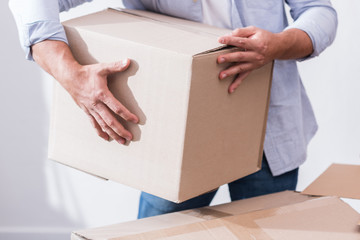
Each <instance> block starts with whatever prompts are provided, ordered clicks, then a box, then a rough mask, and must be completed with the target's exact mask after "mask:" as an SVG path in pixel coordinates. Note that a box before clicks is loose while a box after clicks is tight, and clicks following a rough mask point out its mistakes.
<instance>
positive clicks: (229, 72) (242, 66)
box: [219, 62, 253, 80]
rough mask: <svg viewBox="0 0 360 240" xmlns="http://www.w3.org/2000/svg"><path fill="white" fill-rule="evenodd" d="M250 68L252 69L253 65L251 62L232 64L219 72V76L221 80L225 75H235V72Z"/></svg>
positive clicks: (239, 72) (238, 72)
mask: <svg viewBox="0 0 360 240" xmlns="http://www.w3.org/2000/svg"><path fill="white" fill-rule="evenodd" d="M252 69H253V67H252V64H251V63H246V62H245V63H239V64H236V65H233V66H231V67H229V68H227V69H225V70H224V71H221V72H220V74H219V78H220V79H221V80H222V79H225V78H227V77H231V76H235V75H237V74H241V73H244V72H247V71H250V70H252Z"/></svg>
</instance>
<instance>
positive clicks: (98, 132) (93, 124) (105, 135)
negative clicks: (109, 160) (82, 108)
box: [88, 114, 110, 141]
mask: <svg viewBox="0 0 360 240" xmlns="http://www.w3.org/2000/svg"><path fill="white" fill-rule="evenodd" d="M88 116H89V119H90V122H91V125H92V126H93V127H94V128H95V130H96V132H97V134H98V135H99V137H101V138H103V139H105V140H106V141H109V140H110V137H109V135H108V134H107V133H106V132H104V131H103V130H102V129H101V127H100V125H99V124H98V123H97V121H96V120H95V118H94V117H93V116H92V115H91V114H88Z"/></svg>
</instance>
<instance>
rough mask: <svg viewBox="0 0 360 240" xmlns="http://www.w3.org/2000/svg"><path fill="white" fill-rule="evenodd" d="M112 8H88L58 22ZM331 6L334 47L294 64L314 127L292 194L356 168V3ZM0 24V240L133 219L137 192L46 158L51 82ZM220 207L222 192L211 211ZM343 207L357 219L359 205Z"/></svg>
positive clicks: (359, 143)
mask: <svg viewBox="0 0 360 240" xmlns="http://www.w3.org/2000/svg"><path fill="white" fill-rule="evenodd" d="M119 2H120V1H119V0H103V1H95V2H93V3H91V4H85V5H83V6H81V7H79V8H77V9H74V10H72V11H71V12H70V13H65V14H62V15H61V18H62V20H65V19H68V18H70V17H74V16H79V15H82V14H85V13H89V12H93V11H97V10H101V9H103V8H106V7H107V6H120V4H119ZM332 2H333V5H334V7H335V8H336V9H337V11H338V16H339V28H338V35H337V38H336V40H335V43H334V44H333V45H332V46H331V47H330V48H329V49H327V50H326V51H325V52H324V53H323V54H322V56H321V57H319V58H316V59H313V60H310V61H307V62H303V63H300V64H299V66H300V71H301V76H302V78H303V80H304V85H305V87H306V89H307V92H308V94H309V96H310V99H311V101H312V103H313V107H314V110H315V114H316V116H317V119H318V123H319V126H320V128H319V131H318V133H317V135H316V137H315V138H314V139H313V140H312V142H311V144H310V146H309V151H308V160H307V162H306V163H305V164H304V165H303V166H302V167H301V169H300V177H299V184H298V190H300V191H301V190H303V189H304V188H305V187H306V186H307V185H308V184H310V183H311V182H312V181H313V180H314V179H315V178H316V177H317V176H319V175H320V174H321V173H322V172H323V171H324V170H325V169H326V168H327V167H328V166H329V165H330V164H331V163H333V162H336V163H349V164H360V126H359V125H360V107H359V106H360V62H359V56H360V47H359V42H360V28H359V27H358V23H359V22H360V14H359V11H360V1H351V0H333V1H332ZM0 19H1V21H0V32H1V34H2V36H1V37H0V46H1V48H0V76H1V80H0V239H6V240H11V239H16V240H18V239H30V240H32V239H34V240H35V239H37V240H41V239H52V240H57V239H70V238H69V234H70V232H71V231H72V230H74V229H79V228H88V227H96V226H101V225H107V224H113V223H118V222H123V221H129V220H133V219H135V218H136V213H137V205H138V198H139V191H137V190H134V189H131V188H129V187H126V186H123V185H120V184H117V183H113V182H106V181H103V180H100V179H97V178H95V177H92V176H89V175H87V174H85V173H82V172H80V171H77V170H74V169H71V168H68V167H65V166H62V165H60V164H57V163H55V162H52V161H50V160H48V159H47V139H48V128H49V110H50V105H51V87H52V81H53V80H52V78H51V77H49V76H48V75H47V74H46V73H44V72H43V71H42V70H41V69H40V68H39V67H38V66H37V65H36V64H35V63H31V62H28V61H26V60H25V59H24V54H23V52H22V50H21V49H20V47H19V41H18V37H17V33H16V28H15V23H14V21H13V18H12V16H11V14H10V11H9V10H8V6H7V1H1V2H0ZM227 201H229V196H228V193H227V188H226V187H225V186H223V187H221V188H220V190H219V192H218V194H217V196H216V198H215V199H214V201H213V204H217V203H222V202H227ZM345 201H347V202H348V203H350V204H351V205H352V206H353V207H354V208H355V209H356V210H357V211H359V212H360V201H359V200H350V199H345Z"/></svg>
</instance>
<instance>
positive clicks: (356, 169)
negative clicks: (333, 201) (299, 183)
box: [302, 164, 360, 199]
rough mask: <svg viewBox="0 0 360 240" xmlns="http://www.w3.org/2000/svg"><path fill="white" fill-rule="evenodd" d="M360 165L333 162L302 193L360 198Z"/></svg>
mask: <svg viewBox="0 0 360 240" xmlns="http://www.w3.org/2000/svg"><path fill="white" fill-rule="evenodd" d="M359 183H360V165H347V164H332V165H331V166H330V167H329V168H328V169H327V170H326V171H325V172H324V173H323V174H321V175H320V177H318V178H317V179H316V180H315V181H314V182H313V183H311V184H310V186H308V187H307V188H306V189H305V190H304V191H303V192H302V193H303V194H308V195H315V196H338V197H344V198H354V199H360V187H359Z"/></svg>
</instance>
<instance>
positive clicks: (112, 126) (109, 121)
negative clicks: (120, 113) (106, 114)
mask: <svg viewBox="0 0 360 240" xmlns="http://www.w3.org/2000/svg"><path fill="white" fill-rule="evenodd" d="M108 125H109V127H111V128H115V126H116V121H115V119H110V120H108Z"/></svg>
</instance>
